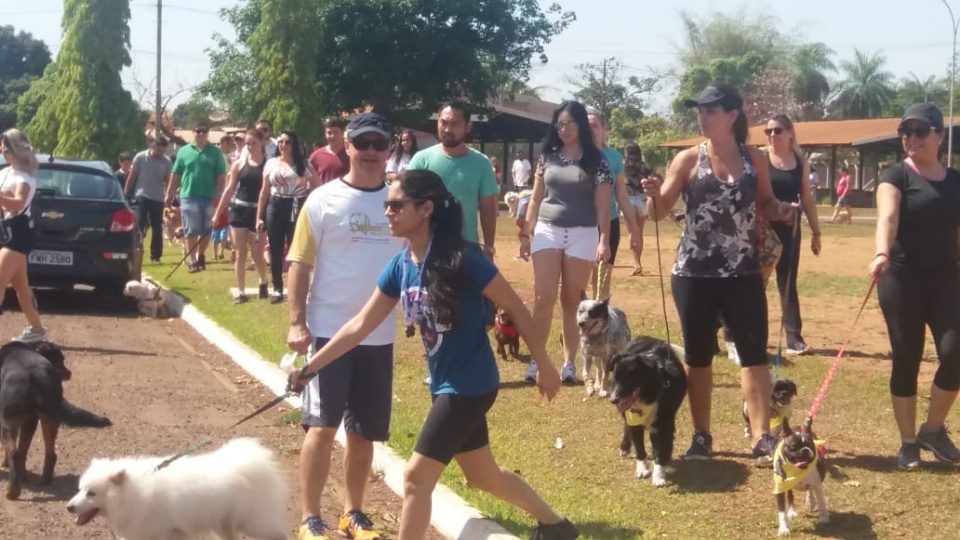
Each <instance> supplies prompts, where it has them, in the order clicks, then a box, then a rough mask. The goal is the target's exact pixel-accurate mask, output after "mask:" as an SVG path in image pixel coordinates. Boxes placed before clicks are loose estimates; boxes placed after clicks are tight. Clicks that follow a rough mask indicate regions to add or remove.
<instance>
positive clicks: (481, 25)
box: [203, 0, 575, 121]
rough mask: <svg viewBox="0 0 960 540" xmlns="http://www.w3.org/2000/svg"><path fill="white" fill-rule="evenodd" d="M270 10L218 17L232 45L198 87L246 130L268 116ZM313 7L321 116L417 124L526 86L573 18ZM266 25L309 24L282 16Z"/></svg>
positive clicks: (389, 0)
mask: <svg viewBox="0 0 960 540" xmlns="http://www.w3.org/2000/svg"><path fill="white" fill-rule="evenodd" d="M267 1H268V0H242V1H241V2H240V4H238V5H237V6H236V7H234V8H232V9H230V10H226V11H225V12H224V18H225V19H226V20H227V21H228V22H230V23H231V25H232V26H233V27H234V29H235V30H236V33H237V38H238V39H237V42H236V43H229V42H227V41H226V40H224V39H221V40H220V41H219V43H218V46H217V48H216V49H215V50H214V51H213V52H212V61H211V75H210V80H208V81H207V83H206V84H204V85H203V90H204V91H205V92H206V93H207V94H208V95H210V96H211V97H212V98H214V100H216V101H217V102H219V103H221V104H222V105H224V107H225V108H227V109H229V110H230V111H231V112H233V113H234V114H235V115H237V116H238V117H242V118H244V119H246V120H248V121H249V120H252V119H253V118H254V117H256V116H258V115H260V114H263V113H264V112H265V111H264V109H263V108H262V104H260V103H259V100H258V99H257V96H261V95H262V86H263V85H264V81H263V79H262V78H261V77H260V76H259V74H258V72H257V68H256V66H257V65H258V63H259V62H260V60H259V59H258V58H256V57H257V56H259V55H260V50H261V49H260V48H259V47H261V46H262V45H264V44H262V43H261V44H260V45H257V46H253V45H254V43H257V40H258V39H260V38H259V37H258V36H259V34H258V31H259V30H258V28H259V27H260V26H261V24H262V23H263V22H264V21H263V13H264V11H263V9H262V7H263V5H264V3H266V2H267ZM310 4H311V5H313V6H316V7H315V9H317V10H318V11H317V15H316V18H315V19H314V20H315V21H316V23H315V25H314V28H313V34H314V35H316V36H318V39H319V42H318V43H317V50H316V51H314V53H313V56H312V58H313V62H314V65H313V66H312V69H314V70H315V88H316V93H317V99H318V105H319V107H318V108H319V112H320V113H322V114H338V113H341V112H343V111H351V110H355V109H358V108H361V107H367V106H369V107H372V108H373V109H375V110H377V111H380V112H383V113H386V114H388V115H390V116H391V117H392V118H394V119H395V120H397V121H403V120H405V119H410V118H414V117H416V118H420V117H422V114H423V110H424V109H426V110H432V109H433V108H434V107H435V106H436V104H437V103H438V102H440V101H442V100H443V99H447V98H450V97H459V98H464V99H467V100H470V101H472V102H474V103H486V100H487V99H488V98H489V97H490V96H492V95H495V94H496V93H497V91H498V89H501V88H502V86H503V82H504V81H505V80H508V79H513V80H517V81H519V82H521V83H522V82H526V81H527V80H528V77H527V73H528V72H529V69H530V65H531V61H532V60H533V59H534V58H538V59H539V60H540V61H541V62H546V60H547V58H546V56H545V55H544V46H545V45H546V44H547V43H548V42H549V41H550V39H551V38H552V37H553V36H554V35H556V34H557V33H559V32H561V31H562V30H563V29H564V28H566V27H567V25H568V24H570V22H571V21H573V20H574V19H575V16H574V15H573V13H569V12H568V13H564V12H562V10H561V8H560V7H559V6H557V5H551V6H549V7H547V8H546V9H542V8H541V7H540V4H539V3H538V1H537V0H475V1H471V2H447V1H442V0H405V1H403V2H398V1H396V0H340V1H338V2H310ZM271 16H276V17H278V18H298V17H299V18H312V17H313V15H309V16H305V15H304V13H303V12H298V11H296V10H282V11H281V10H279V9H278V10H276V12H275V13H273V14H271ZM273 24H279V23H273ZM248 48H252V49H254V53H253V54H250V55H249V56H251V57H254V58H253V59H252V61H248V60H245V59H244V58H243V55H244V54H246V51H247V50H248ZM284 69H289V68H284ZM297 69H302V70H304V71H305V72H309V68H304V66H297ZM315 121H316V120H315Z"/></svg>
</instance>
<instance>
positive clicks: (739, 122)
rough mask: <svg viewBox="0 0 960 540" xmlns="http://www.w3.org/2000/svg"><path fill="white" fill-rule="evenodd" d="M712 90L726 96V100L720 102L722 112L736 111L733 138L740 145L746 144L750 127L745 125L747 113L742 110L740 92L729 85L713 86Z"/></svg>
mask: <svg viewBox="0 0 960 540" xmlns="http://www.w3.org/2000/svg"><path fill="white" fill-rule="evenodd" d="M713 87H714V88H716V89H717V90H719V91H720V93H721V94H723V95H724V96H726V99H724V100H723V101H721V102H720V106H721V107H723V110H725V111H727V112H730V111H737V112H738V113H739V114H737V119H736V120H734V121H733V138H734V139H736V141H737V142H738V143H740V144H746V143H747V136H748V135H749V133H750V125H749V124H748V123H747V113H746V112H744V110H743V98H742V97H741V96H740V91H739V90H737V89H736V88H734V87H733V86H730V85H729V84H714V85H713Z"/></svg>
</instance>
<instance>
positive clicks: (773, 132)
mask: <svg viewBox="0 0 960 540" xmlns="http://www.w3.org/2000/svg"><path fill="white" fill-rule="evenodd" d="M783 132H784V129H783V128H781V127H775V128H767V129H765V130H763V134H764V135H766V136H767V137H769V136H771V135H779V134H781V133H783Z"/></svg>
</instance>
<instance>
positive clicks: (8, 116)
mask: <svg viewBox="0 0 960 540" xmlns="http://www.w3.org/2000/svg"><path fill="white" fill-rule="evenodd" d="M49 63H50V49H48V48H47V45H46V44H45V43H44V42H42V41H40V40H38V39H34V37H33V36H32V35H31V34H28V33H26V32H22V31H21V32H17V31H16V30H15V29H14V28H13V27H12V26H0V132H2V131H5V130H7V129H9V128H11V127H13V126H15V125H16V124H17V100H18V99H19V98H20V96H21V95H23V94H24V93H25V92H26V91H27V89H28V88H30V83H32V82H33V81H34V80H36V79H37V78H39V77H40V76H41V75H43V70H44V69H46V67H47V64H49Z"/></svg>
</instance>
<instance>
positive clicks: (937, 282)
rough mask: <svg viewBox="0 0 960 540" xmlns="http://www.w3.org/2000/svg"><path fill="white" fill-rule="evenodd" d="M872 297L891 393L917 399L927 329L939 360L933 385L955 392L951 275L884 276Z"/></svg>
mask: <svg viewBox="0 0 960 540" xmlns="http://www.w3.org/2000/svg"><path fill="white" fill-rule="evenodd" d="M877 296H878V298H879V300H880V309H881V310H882V311H883V318H884V319H885V320H886V322H887V333H888V334H889V336H890V348H891V349H892V351H893V361H892V369H891V371H890V393H891V394H893V395H894V396H897V397H913V396H915V395H917V377H918V376H919V374H920V360H921V358H922V357H923V343H924V340H925V338H926V326H927V325H929V326H930V331H931V332H933V341H934V345H935V346H936V349H937V356H938V357H939V358H940V366H939V367H938V368H937V373H936V375H934V377H933V384H935V385H937V388H940V389H941V390H946V391H947V392H956V391H957V390H960V280H958V277H957V273H956V270H955V269H954V270H953V271H950V270H949V269H947V270H943V271H937V272H925V273H922V274H920V273H913V274H911V273H909V272H898V271H896V270H889V271H887V272H885V273H884V274H883V275H881V276H880V279H879V281H878V282H877Z"/></svg>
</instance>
